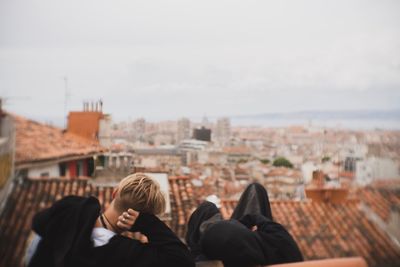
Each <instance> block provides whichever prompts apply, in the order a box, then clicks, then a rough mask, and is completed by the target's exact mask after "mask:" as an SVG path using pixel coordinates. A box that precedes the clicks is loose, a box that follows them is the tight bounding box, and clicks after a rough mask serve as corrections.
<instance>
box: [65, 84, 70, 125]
mask: <svg viewBox="0 0 400 267" xmlns="http://www.w3.org/2000/svg"><path fill="white" fill-rule="evenodd" d="M64 86H65V88H64V89H65V95H64V129H66V128H67V107H68V98H69V96H70V93H69V89H68V77H67V76H64Z"/></svg>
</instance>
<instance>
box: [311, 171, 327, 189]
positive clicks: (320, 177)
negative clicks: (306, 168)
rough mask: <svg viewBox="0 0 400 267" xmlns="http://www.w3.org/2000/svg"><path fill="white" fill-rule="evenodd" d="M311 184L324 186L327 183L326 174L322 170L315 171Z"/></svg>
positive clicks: (318, 186) (319, 186)
mask: <svg viewBox="0 0 400 267" xmlns="http://www.w3.org/2000/svg"><path fill="white" fill-rule="evenodd" d="M311 184H312V185H313V186H315V187H317V188H322V187H324V185H325V174H324V172H323V171H321V170H316V171H313V173H312V182H311Z"/></svg>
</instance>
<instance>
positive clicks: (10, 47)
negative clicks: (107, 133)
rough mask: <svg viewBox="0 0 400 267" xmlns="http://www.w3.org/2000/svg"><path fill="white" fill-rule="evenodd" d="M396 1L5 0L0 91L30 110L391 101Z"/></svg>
mask: <svg viewBox="0 0 400 267" xmlns="http://www.w3.org/2000/svg"><path fill="white" fill-rule="evenodd" d="M399 11H400V3H399V2H398V1H394V0H385V1H379V2H374V1H358V0H352V1H335V3H334V4H330V3H320V2H319V1H315V0H303V1H296V2H295V3H293V2H290V1H269V2H267V3H265V2H264V1H246V3H243V2H240V1H218V2H215V1H208V0H206V1H202V2H201V3H188V2H187V1H181V0H173V1H168V2H167V3H166V2H163V1H159V0H157V1H146V2H138V1H129V2H127V1H112V2H102V3H98V2H97V1H87V2H86V1H85V2H84V3H83V2H82V1H61V2H57V3H54V2H53V1H50V0H43V1H10V0H5V1H2V2H1V4H0V96H1V97H4V98H6V103H5V109H6V110H9V111H11V112H15V113H18V114H21V115H24V116H28V115H29V116H31V117H33V118H45V117H55V118H60V117H61V118H62V117H64V116H65V107H64V102H65V84H64V77H68V89H69V97H68V105H67V110H81V106H82V102H83V101H88V100H98V99H102V100H103V102H104V105H105V111H106V112H107V113H110V114H112V115H113V117H114V118H115V119H116V120H127V119H129V118H138V117H145V118H158V119H168V118H179V117H182V116H187V117H199V118H201V117H203V116H209V117H217V116H219V117H221V116H236V115H247V114H260V113H276V112H277V113H285V112H296V111H303V110H322V111H327V110H398V109H399V104H398V103H400V49H399V48H400V35H399V34H398V25H400V17H399V16H397V14H398V12H399Z"/></svg>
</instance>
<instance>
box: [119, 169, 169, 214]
mask: <svg viewBox="0 0 400 267" xmlns="http://www.w3.org/2000/svg"><path fill="white" fill-rule="evenodd" d="M114 206H115V208H116V209H117V210H118V211H120V212H123V211H126V210H127V209H129V208H131V209H133V210H136V211H139V212H146V213H151V214H161V213H163V212H164V211H165V198H164V195H163V193H162V192H161V190H160V185H159V184H158V183H157V182H156V181H154V180H153V179H151V178H150V176H148V175H146V174H144V173H135V174H132V175H129V176H127V177H125V178H124V179H122V181H121V182H120V183H119V185H118V191H117V194H116V196H115V202H114Z"/></svg>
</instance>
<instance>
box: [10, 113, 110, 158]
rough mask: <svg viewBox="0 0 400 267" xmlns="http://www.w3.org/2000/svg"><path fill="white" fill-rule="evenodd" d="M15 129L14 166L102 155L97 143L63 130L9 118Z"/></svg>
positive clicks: (21, 118)
mask: <svg viewBox="0 0 400 267" xmlns="http://www.w3.org/2000/svg"><path fill="white" fill-rule="evenodd" d="M11 116H12V117H13V119H14V122H15V129H16V148H15V150H16V153H15V161H16V164H17V165H18V164H23V163H32V162H37V161H43V160H52V159H60V158H64V157H71V156H83V155H90V154H94V153H99V152H101V151H104V148H102V147H101V146H100V145H99V144H98V142H96V141H90V140H87V139H85V138H82V137H79V136H76V135H74V134H71V133H66V132H64V131H63V130H62V129H59V128H56V127H53V126H49V125H45V124H41V123H39V122H36V121H32V120H29V119H26V118H23V117H20V116H15V115H11Z"/></svg>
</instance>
